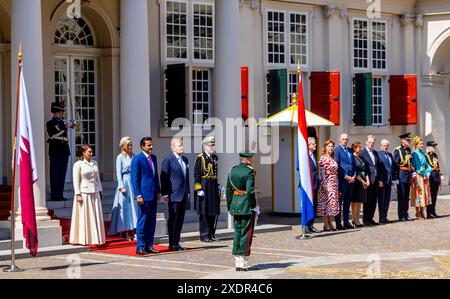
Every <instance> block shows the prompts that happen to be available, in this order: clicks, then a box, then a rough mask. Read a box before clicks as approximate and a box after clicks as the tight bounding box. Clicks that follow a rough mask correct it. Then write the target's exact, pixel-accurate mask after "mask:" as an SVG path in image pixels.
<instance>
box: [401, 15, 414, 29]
mask: <svg viewBox="0 0 450 299" xmlns="http://www.w3.org/2000/svg"><path fill="white" fill-rule="evenodd" d="M414 22H415V15H413V14H404V15H402V16H401V18H400V24H402V26H407V25H411V24H413V23H414Z"/></svg>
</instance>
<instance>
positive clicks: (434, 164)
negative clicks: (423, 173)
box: [425, 153, 439, 170]
mask: <svg viewBox="0 0 450 299" xmlns="http://www.w3.org/2000/svg"><path fill="white" fill-rule="evenodd" d="M425 156H426V157H427V160H428V163H429V164H430V166H431V168H432V169H433V170H438V169H439V167H438V162H439V160H438V159H436V158H433V159H432V160H431V157H430V153H427V154H426V155H425Z"/></svg>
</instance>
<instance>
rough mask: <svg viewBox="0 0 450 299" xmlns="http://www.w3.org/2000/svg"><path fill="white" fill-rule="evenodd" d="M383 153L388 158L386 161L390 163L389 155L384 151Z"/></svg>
mask: <svg viewBox="0 0 450 299" xmlns="http://www.w3.org/2000/svg"><path fill="white" fill-rule="evenodd" d="M384 154H385V156H386V160H388V162H389V165H391V159H390V158H389V155H388V154H387V153H384Z"/></svg>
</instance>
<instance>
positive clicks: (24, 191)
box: [16, 68, 38, 256]
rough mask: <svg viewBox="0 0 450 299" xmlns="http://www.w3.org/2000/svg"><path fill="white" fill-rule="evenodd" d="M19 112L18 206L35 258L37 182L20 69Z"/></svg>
mask: <svg viewBox="0 0 450 299" xmlns="http://www.w3.org/2000/svg"><path fill="white" fill-rule="evenodd" d="M19 72H20V74H19V76H20V88H19V111H18V120H17V123H18V128H17V132H16V136H17V145H18V146H17V153H16V155H17V161H16V162H17V165H19V166H20V206H21V210H22V225H23V237H24V238H25V241H26V247H27V248H28V249H29V250H30V254H31V255H32V256H36V254H37V249H38V236H37V226H36V211H35V205H34V194H33V185H34V183H35V182H36V181H37V180H38V175H37V169H36V159H35V156H34V146H33V133H32V130H31V118H30V110H29V107H28V97H27V90H26V88H25V79H24V77H23V71H22V68H19Z"/></svg>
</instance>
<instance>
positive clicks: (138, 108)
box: [120, 0, 151, 151]
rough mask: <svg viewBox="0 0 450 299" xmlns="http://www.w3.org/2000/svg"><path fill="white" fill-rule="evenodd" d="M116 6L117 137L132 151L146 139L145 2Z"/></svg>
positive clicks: (129, 1)
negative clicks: (131, 143) (127, 141)
mask: <svg viewBox="0 0 450 299" xmlns="http://www.w3.org/2000/svg"><path fill="white" fill-rule="evenodd" d="M120 4H121V7H120V38H121V40H120V48H121V50H120V98H121V103H120V119H121V135H122V136H130V137H132V138H133V141H134V144H135V148H136V151H138V149H139V141H140V139H141V138H142V137H146V136H150V134H151V131H150V127H151V126H150V52H149V28H148V7H147V0H122V1H121V3H120Z"/></svg>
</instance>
